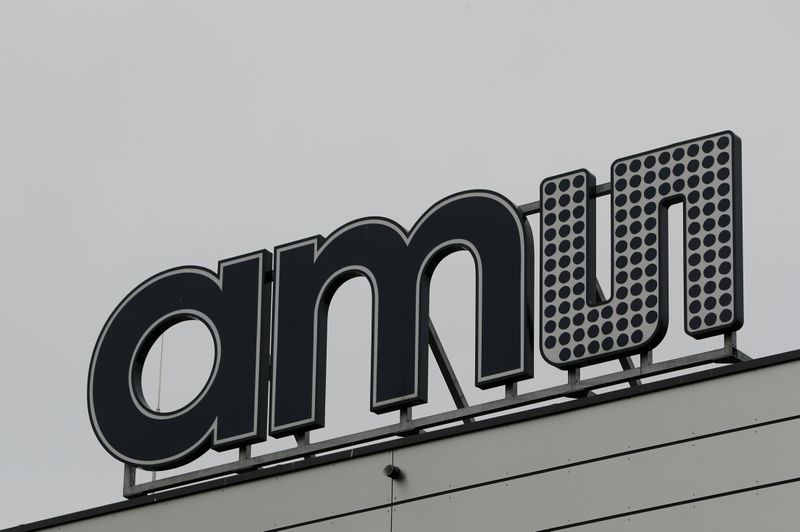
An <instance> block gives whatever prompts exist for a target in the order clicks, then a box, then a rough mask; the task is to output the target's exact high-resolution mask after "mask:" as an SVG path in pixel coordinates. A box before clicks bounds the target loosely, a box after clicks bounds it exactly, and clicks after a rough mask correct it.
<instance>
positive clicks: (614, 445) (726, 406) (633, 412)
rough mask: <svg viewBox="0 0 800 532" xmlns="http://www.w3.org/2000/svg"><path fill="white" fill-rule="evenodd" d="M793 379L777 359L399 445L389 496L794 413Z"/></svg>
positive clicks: (799, 410) (798, 366)
mask: <svg viewBox="0 0 800 532" xmlns="http://www.w3.org/2000/svg"><path fill="white" fill-rule="evenodd" d="M797 382H800V363H790V364H782V365H779V366H773V367H768V368H763V369H760V370H757V371H750V372H746V373H742V374H737V375H732V376H729V377H725V378H723V379H718V380H712V381H707V382H701V383H698V384H693V385H688V386H681V387H677V388H672V389H668V390H665V391H661V392H658V393H654V394H648V395H644V396H641V397H635V398H631V399H626V400H623V401H616V402H613V403H608V404H603V405H598V406H595V407H592V408H584V409H580V410H576V411H573V412H566V413H563V414H560V415H557V416H550V417H546V418H541V419H537V420H532V421H529V422H524V423H518V424H515V425H509V426H506V427H502V428H499V429H495V430H490V431H483V432H477V433H473V434H465V435H460V436H457V437H454V438H449V439H445V440H439V441H434V442H430V443H426V444H423V445H417V446H414V447H408V448H403V449H398V450H397V451H395V464H396V465H397V466H399V467H400V468H401V469H402V470H403V471H404V472H405V473H406V474H407V477H408V479H409V480H408V482H404V483H398V485H397V486H395V490H394V500H395V501H402V500H406V499H409V498H414V497H419V496H424V495H428V494H431V493H436V492H439V491H443V490H447V489H452V488H458V487H462V486H468V485H471V484H475V483H479V482H486V481H489V480H496V479H502V478H505V477H508V476H513V475H518V474H521V473H529V472H532V471H540V470H543V469H547V468H552V467H556V466H563V465H567V464H569V463H574V462H577V461H582V460H590V459H596V458H598V457H602V456H606V455H609V454H614V453H620V452H625V451H628V450H630V449H637V448H641V447H647V446H652V445H658V444H662V443H665V442H670V441H675V440H680V439H684V438H691V437H693V436H697V435H702V434H709V433H714V432H718V431H722V430H727V429H730V428H734V427H740V426H746V425H748V424H752V423H756V422H762V421H768V420H773V419H779V418H783V417H787V416H792V415H797V414H800V387H798V386H797V384H796V383H797ZM478 457H479V458H478Z"/></svg>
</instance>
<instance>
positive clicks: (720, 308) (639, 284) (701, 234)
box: [540, 132, 742, 366]
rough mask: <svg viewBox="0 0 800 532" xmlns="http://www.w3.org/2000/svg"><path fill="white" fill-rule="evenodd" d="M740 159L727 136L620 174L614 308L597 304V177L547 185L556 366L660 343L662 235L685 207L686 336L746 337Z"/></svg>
mask: <svg viewBox="0 0 800 532" xmlns="http://www.w3.org/2000/svg"><path fill="white" fill-rule="evenodd" d="M735 149H737V148H736V146H734V140H733V136H732V134H731V133H727V132H726V133H722V134H717V135H712V136H710V137H706V138H703V139H698V140H695V141H690V142H686V143H683V144H680V145H675V146H669V147H667V148H661V149H658V150H653V151H651V152H647V153H644V154H640V155H636V156H632V157H628V158H625V159H621V160H619V161H617V162H616V163H615V164H614V166H613V167H612V179H611V184H612V197H611V199H612V231H613V233H612V247H613V249H612V286H613V289H612V294H611V297H610V299H609V301H606V302H597V301H595V294H594V290H595V284H594V282H595V281H594V277H595V276H594V263H595V258H594V252H593V250H594V242H593V241H592V239H593V238H594V234H595V233H594V227H593V224H594V211H593V208H592V203H590V201H589V190H590V187H593V186H594V176H592V175H591V174H590V173H589V172H587V171H585V170H581V171H577V172H574V173H570V174H564V175H560V176H556V177H552V178H548V179H546V180H545V181H543V182H542V191H541V204H542V211H541V239H542V240H541V242H542V249H543V253H542V260H541V269H542V272H541V277H540V279H541V297H542V299H541V306H540V309H541V313H542V315H541V329H542V331H541V337H540V338H541V347H542V353H543V355H544V356H545V358H546V359H547V360H549V361H550V362H552V363H553V364H556V365H559V366H571V365H575V366H580V365H585V364H591V363H595V362H600V361H602V360H606V359H609V358H613V357H619V356H623V355H625V354H630V353H638V352H641V351H643V350H645V349H649V348H652V347H653V346H654V345H655V344H657V343H658V342H659V341H660V340H661V338H662V337H663V334H664V332H665V331H666V327H667V320H668V317H669V316H668V306H667V301H666V298H662V297H660V293H661V290H662V286H663V287H664V288H666V284H665V283H666V282H667V280H668V278H667V276H666V274H667V271H666V268H667V264H666V261H664V260H662V259H665V258H666V257H665V255H666V253H662V250H660V249H659V246H666V245H667V243H666V242H659V229H660V224H661V223H666V208H667V207H668V206H669V205H671V204H673V203H676V202H681V201H682V202H684V209H683V212H684V248H685V249H684V253H685V255H684V257H685V261H686V262H685V268H684V273H685V280H684V287H685V301H686V308H685V310H684V312H685V314H684V316H685V329H686V332H687V333H688V334H690V335H692V336H694V337H696V338H702V337H705V336H710V335H712V334H715V333H720V332H723V331H726V330H736V329H738V328H739V327H741V322H742V309H741V297H737V294H736V291H739V290H741V265H740V264H737V263H736V261H737V260H739V259H738V257H739V253H738V250H739V248H740V243H739V241H738V239H739V238H740V229H739V228H738V221H737V220H738V217H737V214H738V213H736V212H734V210H735V209H737V208H738V207H737V205H738V203H737V202H736V201H735V199H736V198H735V197H734V194H735V193H738V190H739V189H740V187H739V186H738V179H739V176H738V175H734V170H735V167H734V158H735V157H738V153H734V150H735ZM734 180H736V182H734ZM663 251H666V248H664V250H663ZM664 293H666V292H664Z"/></svg>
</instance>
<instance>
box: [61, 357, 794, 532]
mask: <svg viewBox="0 0 800 532" xmlns="http://www.w3.org/2000/svg"><path fill="white" fill-rule="evenodd" d="M797 382H800V361H796V362H789V363H785V364H779V365H775V366H771V367H765V368H762V369H758V370H753V371H747V372H743V373H739V374H734V375H729V376H726V377H722V378H719V379H713V380H709V381H704V382H700V383H696V384H691V385H686V386H676V387H673V388H669V389H666V390H662V391H659V392H655V393H650V394H646V395H642V396H632V397H629V398H626V399H623V400H620V401H615V402H611V403H606V404H598V405H595V406H591V407H587V408H583V409H579V410H575V411H572V412H565V413H562V414H559V415H553V416H549V417H543V418H538V419H531V420H528V421H523V422H519V423H516V424H511V425H505V426H498V427H495V428H492V429H487V430H483V431H480V432H475V433H471V434H462V435H459V436H456V437H452V438H449V439H445V440H440V441H430V442H427V443H421V444H418V445H414V446H410V447H406V448H401V449H396V450H394V451H382V452H378V453H376V454H373V455H367V456H361V457H358V458H353V459H346V460H343V461H341V462H337V463H332V464H328V465H324V466H319V467H314V468H309V469H305V470H300V471H296V472H293V473H287V474H285V475H281V476H275V477H268V478H263V479H260V480H255V481H252V482H247V483H242V484H237V485H234V486H229V487H226V488H220V489H213V490H209V491H206V492H201V493H197V494H194V495H191V496H187V497H182V498H177V499H173V500H167V501H162V502H159V503H156V504H151V505H148V506H144V507H140V508H133V509H128V510H125V511H121V512H118V513H115V514H108V515H99V516H97V517H93V518H90V519H84V520H83V521H77V522H74V523H70V524H65V525H62V526H60V527H59V528H58V529H59V530H66V531H90V532H91V531H107V530H115V531H121V532H126V531H134V530H146V529H149V530H193V531H204V530H214V531H218V530H226V531H232V532H237V531H258V532H263V531H265V530H270V529H273V528H276V527H296V528H292V530H308V531H313V532H316V531H317V530H323V529H324V530H352V531H360V530H370V531H381V530H390V529H391V531H392V532H405V531H415V532H418V531H429V530H459V531H460V532H470V531H484V530H526V531H530V530H541V529H548V528H552V527H561V526H565V525H575V524H577V523H581V522H583V521H586V520H594V519H608V518H613V516H615V515H616V516H618V515H620V514H624V513H626V512H632V511H642V513H639V514H635V515H631V516H625V517H621V518H615V519H612V520H611V521H608V520H605V521H599V522H596V523H593V524H586V525H581V528H580V530H587V531H594V530H598V531H604V530H631V531H633V530H665V531H666V530H704V529H706V530H720V529H730V530H755V529H762V530H784V529H791V528H786V527H787V525H786V523H787V521H788V522H791V524H792V525H794V523H795V522H796V521H797V517H798V516H797V513H799V512H800V510H799V509H800V504H797V503H796V502H795V501H796V500H797V496H798V495H800V488H798V484H784V485H781V486H779V487H768V488H764V487H763V486H764V485H765V484H768V483H774V482H777V481H783V480H788V479H794V478H800V455H798V453H797V451H796V450H797V449H798V447H800V419H787V418H791V416H797V415H800V408H798V405H800V387H798V386H796V384H795V383H797ZM754 423H762V425H760V426H750V425H753V424H754ZM742 427H744V428H742ZM679 440H685V441H680V442H679ZM389 463H394V464H396V465H398V466H399V467H400V468H401V470H402V471H403V473H404V478H402V479H400V480H397V481H394V482H393V481H391V480H389V479H388V478H386V477H385V476H383V475H382V468H383V467H384V466H385V465H387V464H389ZM742 489H749V490H751V491H749V492H748V493H741V494H738V495H725V496H724V497H720V498H716V499H709V500H706V501H702V502H697V503H689V504H684V503H686V501H688V500H691V499H694V498H699V497H708V496H718V495H721V494H726V493H728V492H731V491H734V490H742ZM392 499H393V500H392ZM391 502H394V503H395V506H394V507H393V508H392V509H391V511H390V510H389V508H386V507H384V508H381V506H384V505H387V504H390V503H391ZM663 505H669V506H670V507H669V508H664V509H660V510H653V508H654V507H657V506H663ZM753 513H755V514H765V513H766V514H768V515H758V516H754V515H752V514H753ZM390 516H391V525H390V519H389V518H390ZM310 521H316V522H314V523H309V522H310ZM390 527H391V528H390ZM798 528H800V527H798ZM569 529H577V528H576V527H574V526H570V527H569Z"/></svg>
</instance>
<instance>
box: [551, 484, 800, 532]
mask: <svg viewBox="0 0 800 532" xmlns="http://www.w3.org/2000/svg"><path fill="white" fill-rule="evenodd" d="M798 500H800V482H795V483H792V484H785V485H782V486H776V487H771V488H767V489H760V490H756V491H750V492H746V493H740V494H736V495H729V496H726V497H720V498H717V499H711V500H706V501H700V502H694V503H690V504H683V505H680V506H673V507H670V508H664V509H660V510H654V511H650V512H647V513H642V514H636V515H631V516H624V517H620V518H617V519H609V520H605V521H601V522H598V523H591V524H587V525H582V526H575V527H569V528H566V529H564V530H565V532H566V531H569V532H640V531H642V530H647V531H648V532H675V531H676V530H726V531H743V532H744V531H746V532H752V531H756V530H763V531H770V532H789V531H792V532H794V531H796V530H798V528H800V505H798V504H797V501H798Z"/></svg>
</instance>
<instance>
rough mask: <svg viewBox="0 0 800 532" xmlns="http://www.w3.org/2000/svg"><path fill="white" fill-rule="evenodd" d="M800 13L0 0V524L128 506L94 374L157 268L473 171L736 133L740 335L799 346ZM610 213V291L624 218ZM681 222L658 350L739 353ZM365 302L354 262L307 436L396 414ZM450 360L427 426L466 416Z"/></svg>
mask: <svg viewBox="0 0 800 532" xmlns="http://www.w3.org/2000/svg"><path fill="white" fill-rule="evenodd" d="M798 14H800V8H798V7H797V3H796V2H789V1H786V2H777V1H773V2H763V1H759V2H755V1H754V2H747V3H745V2H731V1H719V2H698V1H669V2H663V1H662V2H657V3H655V2H621V1H614V2H611V1H605V2H596V1H585V2H564V1H558V2H556V1H547V2H533V1H524V2H522V1H520V2H512V1H500V2H497V1H495V2H488V1H477V0H468V1H465V0H461V1H429V0H426V1H410V2H392V3H389V2H376V1H372V0H364V1H360V2H359V1H349V0H342V1H336V2H330V1H313V2H312V1H296V0H293V1H291V2H289V1H286V2H255V1H251V2H247V1H224V2H223V1H216V2H210V1H200V0H186V1H177V0H166V1H157V2H156V1H142V0H139V1H128V0H122V1H118V2H107V1H100V0H82V1H75V0H70V1H64V0H58V1H56V0H52V1H31V0H4V1H3V2H0V183H1V184H2V187H1V188H0V241H1V242H2V245H3V257H4V260H3V261H2V262H1V263H0V277H2V279H4V282H3V285H2V290H1V291H0V324H1V325H0V332H1V333H2V334H0V357H2V360H3V362H4V364H3V370H2V371H0V420H1V421H2V431H3V438H2V440H0V457H2V458H0V460H1V461H0V479H2V482H0V527H5V526H11V525H16V524H19V523H22V522H28V521H33V520H37V519H42V518H45V517H51V516H55V515H60V514H63V513H67V512H71V511H76V510H80V509H85V508H89V507H93V506H97V505H99V504H103V503H107V502H112V501H116V500H120V499H121V495H122V465H121V464H120V463H118V462H117V461H116V460H115V459H113V458H112V457H111V456H109V455H108V454H107V453H106V452H105V451H104V450H103V449H102V447H101V446H100V444H99V443H98V442H97V440H96V439H95V436H94V434H93V432H92V430H91V427H90V425H89V420H88V415H87V409H86V398H85V397H86V380H87V371H88V366H89V361H90V357H91V352H92V349H93V346H94V342H95V340H96V338H97V335H98V333H99V332H100V329H101V327H102V325H103V323H104V321H105V320H106V318H107V317H108V315H109V314H110V313H111V311H112V310H113V309H114V307H115V305H116V304H117V303H118V302H119V301H120V300H121V299H122V298H123V297H124V296H125V295H126V294H127V293H128V291H129V290H130V289H132V288H133V287H134V286H135V285H137V284H138V283H139V282H141V281H142V280H144V279H145V278H147V277H149V276H150V275H152V274H154V273H157V272H159V271H161V270H164V269H167V268H170V267H173V266H179V265H184V264H196V265H201V266H206V267H209V268H212V269H215V268H216V263H217V261H218V260H220V259H223V258H226V257H231V256H234V255H238V254H241V253H246V252H249V251H253V250H256V249H262V248H266V249H271V248H272V247H273V246H275V245H278V244H281V243H285V242H290V241H293V240H297V239H300V238H304V237H308V236H311V235H315V234H322V235H326V234H328V233H330V232H331V231H332V230H334V229H335V228H337V227H338V226H340V225H342V224H344V223H346V222H348V221H350V220H352V219H355V218H359V217H362V216H367V215H380V216H386V217H390V218H393V219H395V220H397V221H398V222H399V223H401V224H403V225H405V226H410V225H411V224H412V223H413V222H414V221H415V220H416V218H417V217H418V216H419V215H420V214H421V213H422V212H423V211H424V210H425V209H426V208H428V207H429V206H430V205H431V204H433V203H434V202H436V201H437V200H439V199H441V198H443V197H444V196H446V195H449V194H451V193H453V192H457V191H460V190H466V189H470V188H489V189H492V190H496V191H498V192H500V193H502V194H504V195H506V196H507V197H509V198H510V199H511V200H512V201H514V202H516V203H518V204H522V203H526V202H529V201H533V200H536V199H538V187H539V182H540V180H541V179H543V178H545V177H548V176H551V175H555V174H559V173H563V172H566V171H570V170H574V169H577V168H581V167H586V168H588V169H590V170H592V171H593V172H594V173H595V174H596V175H597V177H598V182H601V183H602V182H606V181H608V168H609V165H610V163H611V161H612V160H614V159H616V158H618V157H621V156H625V155H629V154H633V153H637V152H640V151H644V150H648V149H651V148H657V147H659V146H662V145H666V144H670V143H673V142H678V141H681V140H685V139H689V138H693V137H697V136H700V135H704V134H707V133H713V132H716V131H719V130H723V129H731V130H733V131H734V132H736V133H737V134H738V135H739V136H740V137H741V138H742V145H743V152H742V153H743V183H744V187H743V188H744V193H743V194H744V195H743V198H744V199H743V202H744V256H745V289H746V291H745V326H744V328H743V330H742V331H741V332H740V333H739V345H740V347H741V349H742V350H743V351H745V352H747V353H748V354H750V355H751V356H766V355H770V354H774V353H777V352H781V351H786V350H790V349H793V348H796V347H800V339H798V337H797V325H796V323H795V317H794V311H795V307H794V303H795V302H796V300H797V294H798V289H797V287H796V286H795V285H794V283H793V279H795V275H796V271H797V269H798V267H800V264H798V262H800V253H798V251H797V246H796V243H795V242H796V231H797V227H798V224H797V223H796V218H795V216H796V215H797V211H798V209H797V193H798V191H799V190H800V185H798V177H797V175H796V172H797V163H796V161H795V159H794V158H795V157H796V156H797V152H798V145H800V134H798V129H797V121H798V118H800V103H799V100H798V97H797V95H798V94H800V76H798V72H797V65H798V63H799V61H798V51H800V32H798V31H797V28H798V23H799V22H800V20H798ZM673 212H674V211H673ZM598 216H599V220H598V230H599V232H600V235H601V238H600V245H599V248H600V249H599V252H598V261H599V268H598V271H599V274H600V281H601V283H603V284H604V285H605V286H606V287H608V286H609V285H610V274H609V272H608V249H607V247H608V236H607V233H608V208H607V207H605V208H603V206H602V205H601V208H600V209H599V213H598ZM531 222H532V223H533V224H534V228H536V227H538V225H537V223H536V220H533V219H532V220H531ZM679 222H680V220H678V217H677V216H672V219H671V222H670V227H671V229H672V231H671V236H672V240H673V243H674V244H675V245H674V246H673V247H672V249H673V250H674V251H673V252H672V253H671V257H670V264H671V266H672V268H671V272H670V278H671V279H672V283H671V291H672V302H673V303H672V306H671V309H672V314H671V323H672V327H671V328H670V331H669V334H668V336H667V339H666V340H665V341H664V342H663V343H662V345H661V346H660V347H659V349H658V350H657V351H656V360H659V359H660V358H665V357H670V356H675V355H679V354H690V353H693V352H697V351H701V350H703V349H707V348H709V347H715V346H718V345H721V339H712V340H705V341H703V342H696V341H694V340H691V339H690V338H688V337H686V336H685V334H684V333H683V331H682V327H681V324H682V316H681V313H680V311H681V309H682V306H683V305H682V300H681V297H682V296H681V285H680V282H681V275H680V267H681V260H682V259H681V256H680V253H679V252H678V250H679V249H680V247H679V246H680V231H681V225H680V223H679ZM534 234H536V233H534ZM603 235H605V236H603ZM604 239H605V240H604ZM536 240H537V244H538V236H537V237H536ZM537 255H538V252H537ZM472 268H473V267H472V263H471V260H470V259H469V257H468V256H467V255H464V254H458V255H455V256H453V257H451V258H448V259H447V260H445V262H444V263H442V265H441V266H440V268H439V269H438V270H437V273H436V275H435V277H434V284H433V287H432V298H433V299H432V313H433V318H434V320H435V322H436V323H437V326H438V328H439V329H440V332H441V334H442V336H443V339H444V341H445V347H446V348H447V350H448V353H449V354H450V356H451V358H452V359H453V362H454V364H455V365H456V369H457V372H458V374H459V376H460V378H461V381H462V385H463V386H464V387H465V388H466V390H467V393H468V396H469V398H470V401H473V402H478V401H485V400H487V399H490V398H496V397H498V394H499V393H501V392H500V391H497V390H495V391H487V392H481V391H479V390H477V389H475V388H474V387H473V385H472V380H473V375H472V367H473V354H472V346H473V338H472V335H473V325H472V324H473V319H474V316H473V314H472V313H473V310H472V309H473V306H472V305H474V293H473V290H472V286H473V281H472V280H470V276H471V275H472V272H473V270H472ZM537 283H538V279H537ZM537 293H538V290H537ZM606 293H608V290H606ZM368 298H369V287H368V284H367V283H366V281H364V280H363V279H357V280H354V281H351V282H348V283H347V284H346V285H345V286H344V287H343V288H342V289H341V290H340V292H339V293H337V295H336V297H335V299H334V302H333V307H332V310H331V323H330V326H329V331H330V335H331V336H330V340H329V362H328V368H329V369H328V372H329V384H328V387H329V395H330V397H329V401H328V415H327V419H328V427H326V429H324V430H323V431H319V434H314V435H313V438H314V439H317V440H318V439H321V438H323V437H330V436H335V435H338V434H346V433H348V432H351V431H353V430H357V429H361V428H367V427H369V426H375V425H384V424H388V423H390V422H392V421H393V420H394V419H396V416H393V415H392V414H387V415H385V416H382V417H379V416H376V415H374V414H371V413H370V412H369V402H368V395H367V393H368V386H369V377H368V375H369V362H368V360H369V354H368V345H369V337H368V322H369V317H370V310H369V302H368ZM198 333H199V335H198ZM204 334H206V333H205V332H204V330H202V327H200V329H197V328H195V327H192V326H191V325H187V326H185V327H183V330H175V331H168V333H167V336H166V338H165V342H164V358H163V360H164V366H163V380H162V401H163V405H164V407H165V408H175V407H176V406H179V404H180V402H181V401H188V400H189V399H191V397H192V396H193V395H194V394H195V393H197V392H198V391H199V389H200V387H202V383H203V381H204V379H205V376H207V371H208V368H209V367H210V360H211V358H212V355H211V351H210V348H209V345H208V342H206V341H205V340H207V338H205V337H204V336H203V335H204ZM537 335H538V332H537ZM537 338H538V336H537ZM537 341H538V340H537ZM158 347H159V348H160V344H159V345H158ZM154 361H155V362H154ZM157 361H158V359H157V358H156V357H155V355H154V356H153V357H150V358H149V359H148V369H147V371H146V378H147V379H149V380H148V381H147V382H146V383H145V388H146V390H148V393H149V395H148V397H149V398H153V400H155V399H154V398H155V397H157V393H156V392H155V390H156V389H157V387H156V386H155V383H156V379H155V377H154V375H156V370H155V368H157V364H156V362H157ZM431 368H432V370H431V383H432V386H434V387H435V388H436V391H435V393H434V392H433V391H432V400H431V404H430V405H429V406H426V407H424V408H419V409H415V415H419V414H422V413H424V412H431V411H435V410H437V409H438V410H443V409H447V408H450V407H451V405H450V403H448V399H447V396H446V392H445V391H443V390H442V389H441V386H440V384H441V379H440V377H439V376H438V374H437V372H436V371H434V368H435V366H431ZM606 369H614V366H613V365H611V366H609V365H606V366H604V368H598V369H595V370H592V371H601V370H606ZM204 371H205V372H206V373H205V374H204V373H203V372H204ZM536 372H537V375H536V378H535V379H533V380H532V381H530V382H527V383H525V384H524V386H523V389H524V390H528V389H533V388H543V387H546V386H552V385H554V384H560V383H561V382H563V381H565V379H566V376H565V374H564V373H563V372H560V371H558V370H555V369H553V368H551V367H549V366H547V364H545V363H544V362H543V361H541V359H540V357H539V356H538V353H537V363H536ZM347 375H349V376H350V377H349V380H348V377H347ZM720 401H724V398H720ZM676 415H677V414H676ZM291 444H292V442H291V441H289V442H286V441H276V442H271V443H268V444H265V445H262V446H260V448H259V449H258V450H257V451H256V452H266V451H268V450H270V449H277V448H281V447H282V446H283V447H285V446H287V445H291ZM229 459H231V458H230V456H222V457H220V456H219V455H217V454H216V453H213V452H212V453H211V455H210V456H208V457H204V458H203V459H201V460H200V461H198V462H197V463H196V464H194V465H193V466H192V467H200V466H203V465H208V464H209V463H218V462H219V461H220V460H229ZM143 478H144V477H143Z"/></svg>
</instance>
